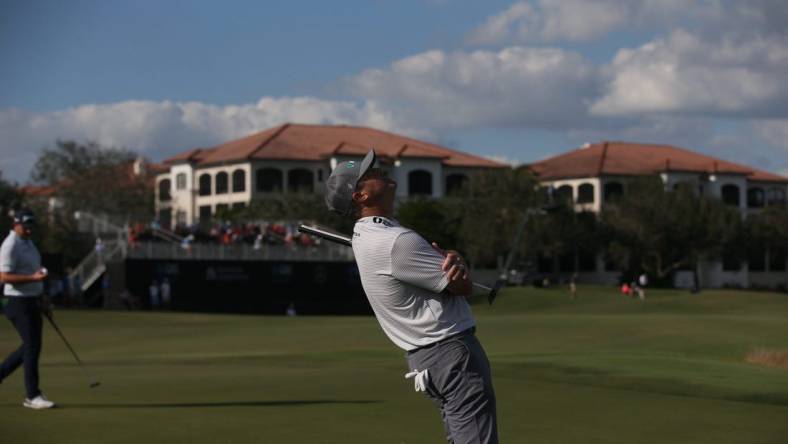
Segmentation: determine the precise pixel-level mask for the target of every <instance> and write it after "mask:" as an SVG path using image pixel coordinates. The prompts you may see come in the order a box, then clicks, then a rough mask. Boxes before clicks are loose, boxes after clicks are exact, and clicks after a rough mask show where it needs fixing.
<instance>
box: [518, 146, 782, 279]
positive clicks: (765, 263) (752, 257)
mask: <svg viewBox="0 0 788 444" xmlns="http://www.w3.org/2000/svg"><path fill="white" fill-rule="evenodd" d="M527 167H528V168H529V169H530V170H531V171H532V172H533V173H534V174H536V175H537V176H538V177H539V179H540V181H541V183H542V184H544V185H551V186H553V187H554V189H555V190H556V193H557V194H558V195H559V196H565V197H566V198H568V199H571V201H572V202H573V203H574V206H575V211H578V212H580V211H590V212H594V213H598V212H599V211H601V209H602V208H603V207H604V205H605V203H606V202H608V201H609V200H610V199H611V198H614V196H616V195H619V194H622V193H625V192H626V187H627V181H628V179H630V178H632V177H635V176H647V175H657V176H659V177H660V178H661V179H662V181H663V182H664V183H665V186H666V187H668V188H669V189H673V188H674V187H675V186H676V185H677V184H679V183H686V184H690V185H691V186H692V187H693V188H694V189H696V190H697V193H698V195H701V196H708V197H713V198H716V199H719V200H721V201H722V202H723V203H725V204H726V205H730V206H732V207H735V208H737V209H738V210H739V211H740V212H741V214H742V217H747V215H750V214H755V213H757V212H759V211H761V210H763V208H765V207H767V206H770V205H781V206H784V205H786V195H788V178H786V177H782V176H778V175H776V174H771V173H768V172H765V171H760V170H757V169H755V168H751V167H748V166H744V165H739V164H736V163H732V162H728V161H725V160H722V159H717V158H714V157H711V156H706V155H703V154H699V153H695V152H692V151H689V150H686V149H683V148H678V147H674V146H668V145H651V144H641V143H627V142H600V143H594V144H586V145H583V146H582V147H580V148H578V149H575V150H573V151H569V152H567V153H564V154H560V155H557V156H554V157H551V158H549V159H545V160H542V161H539V162H536V163H533V164H531V165H528V166H527ZM786 256H788V252H787V251H786V250H785V248H784V246H779V245H767V246H765V248H763V249H757V250H753V251H750V252H749V254H748V258H747V260H746V261H739V260H738V258H732V259H731V260H728V259H723V260H721V261H707V262H705V263H704V264H703V265H702V266H701V269H700V270H699V271H700V273H699V274H700V280H701V282H700V283H701V286H703V287H726V286H732V287H753V286H759V287H768V288H774V287H780V286H782V287H788V271H786ZM564 262H566V261H564ZM578 262H579V264H580V275H581V279H582V280H583V281H585V282H600V283H603V282H604V283H610V282H615V281H616V279H618V276H619V275H620V271H618V270H611V269H610V268H611V267H610V266H609V264H606V262H605V260H604V258H603V257H602V256H601V255H591V256H590V257H588V258H585V259H584V258H581V259H580V260H579V261H578ZM561 268H569V267H567V266H566V265H565V264H564V265H563V266H562V265H561V264H560V263H557V264H555V266H554V267H553V269H554V271H556V272H561V271H564V272H568V271H572V270H561ZM572 269H574V268H573V267H572ZM675 284H676V285H677V286H680V287H689V286H691V285H692V274H691V272H679V273H677V274H676V282H675Z"/></svg>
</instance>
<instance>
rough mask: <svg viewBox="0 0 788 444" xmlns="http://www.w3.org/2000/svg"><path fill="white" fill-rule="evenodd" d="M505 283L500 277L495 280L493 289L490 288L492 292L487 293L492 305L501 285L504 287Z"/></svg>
mask: <svg viewBox="0 0 788 444" xmlns="http://www.w3.org/2000/svg"><path fill="white" fill-rule="evenodd" d="M503 284H504V281H502V280H500V279H499V280H497V281H495V285H493V287H492V290H490V294H488V295H487V302H489V303H490V305H492V304H493V302H494V301H495V298H496V297H497V296H498V291H500V290H501V287H503Z"/></svg>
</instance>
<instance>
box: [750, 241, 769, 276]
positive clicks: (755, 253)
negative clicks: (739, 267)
mask: <svg viewBox="0 0 788 444" xmlns="http://www.w3.org/2000/svg"><path fill="white" fill-rule="evenodd" d="M747 265H748V267H747V268H748V269H749V270H750V271H766V250H765V248H763V247H762V246H760V245H754V246H753V247H752V248H750V249H749V251H748V254H747Z"/></svg>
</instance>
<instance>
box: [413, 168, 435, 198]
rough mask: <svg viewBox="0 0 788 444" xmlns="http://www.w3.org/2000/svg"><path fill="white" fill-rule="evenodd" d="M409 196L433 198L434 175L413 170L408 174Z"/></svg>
mask: <svg viewBox="0 0 788 444" xmlns="http://www.w3.org/2000/svg"><path fill="white" fill-rule="evenodd" d="M408 196H432V174H431V173H430V172H429V171H424V170H413V171H411V172H410V173H408Z"/></svg>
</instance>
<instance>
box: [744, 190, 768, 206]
mask: <svg viewBox="0 0 788 444" xmlns="http://www.w3.org/2000/svg"><path fill="white" fill-rule="evenodd" d="M763 198H764V196H763V189H762V188H750V189H749V190H747V206H748V207H749V208H760V207H762V206H763V201H764V199H763Z"/></svg>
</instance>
